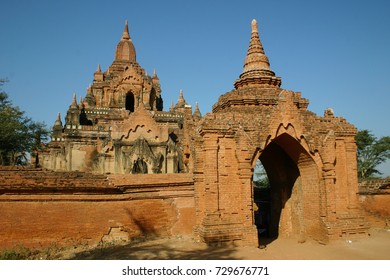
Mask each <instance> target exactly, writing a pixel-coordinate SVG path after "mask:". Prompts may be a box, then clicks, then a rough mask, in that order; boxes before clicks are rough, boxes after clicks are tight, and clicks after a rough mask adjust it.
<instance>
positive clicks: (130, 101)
mask: <svg viewBox="0 0 390 280" xmlns="http://www.w3.org/2000/svg"><path fill="white" fill-rule="evenodd" d="M125 109H126V110H128V111H130V112H134V94H133V93H132V92H129V93H127V94H126V100H125Z"/></svg>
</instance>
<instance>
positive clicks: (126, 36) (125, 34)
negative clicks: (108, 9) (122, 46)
mask: <svg viewBox="0 0 390 280" xmlns="http://www.w3.org/2000/svg"><path fill="white" fill-rule="evenodd" d="M121 40H130V34H129V23H128V21H127V19H126V24H125V28H124V30H123V34H122V38H121Z"/></svg>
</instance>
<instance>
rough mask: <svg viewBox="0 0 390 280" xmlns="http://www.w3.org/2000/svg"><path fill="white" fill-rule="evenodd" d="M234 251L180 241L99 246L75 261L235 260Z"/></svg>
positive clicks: (73, 256) (233, 249)
mask: <svg viewBox="0 0 390 280" xmlns="http://www.w3.org/2000/svg"><path fill="white" fill-rule="evenodd" d="M188 244H191V245H190V246H188ZM236 250H237V249H236V248H235V247H211V246H207V245H206V244H199V243H195V242H192V243H191V242H188V241H187V242H182V241H180V240H174V239H173V240H169V241H168V242H167V241H166V240H158V239H156V240H149V241H138V242H137V241H133V242H131V243H130V244H124V245H113V246H99V247H96V248H93V249H90V250H86V251H82V252H78V253H74V254H73V255H72V256H70V258H69V259H73V260H208V259H213V260H234V259H239V258H237V257H235V256H234V253H235V252H236Z"/></svg>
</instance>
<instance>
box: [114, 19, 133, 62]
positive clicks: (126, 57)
mask: <svg viewBox="0 0 390 280" xmlns="http://www.w3.org/2000/svg"><path fill="white" fill-rule="evenodd" d="M115 61H118V62H125V63H128V62H136V53H135V48H134V45H133V42H132V40H131V38H130V34H129V23H128V21H127V20H126V24H125V28H124V30H123V33H122V37H121V39H120V41H119V43H118V45H117V46H116V52H115Z"/></svg>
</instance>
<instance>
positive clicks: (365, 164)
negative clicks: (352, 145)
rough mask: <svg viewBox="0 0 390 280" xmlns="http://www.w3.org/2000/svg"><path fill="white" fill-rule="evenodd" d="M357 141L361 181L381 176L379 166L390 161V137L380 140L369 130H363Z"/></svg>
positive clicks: (359, 133) (358, 134) (357, 136)
mask: <svg viewBox="0 0 390 280" xmlns="http://www.w3.org/2000/svg"><path fill="white" fill-rule="evenodd" d="M355 140H356V145H357V165H358V177H359V179H366V178H372V177H375V175H381V174H382V173H381V172H380V171H379V170H378V169H377V166H378V165H379V164H381V163H383V162H385V161H386V160H388V159H390V136H385V137H382V138H379V139H378V138H377V137H375V136H374V135H373V134H372V133H371V132H370V131H369V130H361V131H358V133H357V135H356V138H355Z"/></svg>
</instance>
